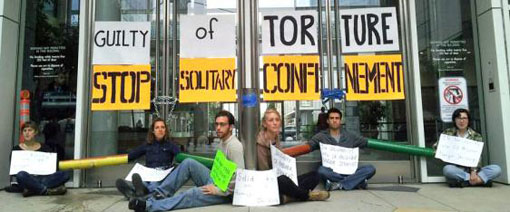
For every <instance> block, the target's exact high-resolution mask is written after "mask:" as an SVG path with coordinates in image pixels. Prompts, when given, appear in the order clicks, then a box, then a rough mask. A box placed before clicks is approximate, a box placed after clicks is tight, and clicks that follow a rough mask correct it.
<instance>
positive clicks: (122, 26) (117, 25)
mask: <svg viewBox="0 0 510 212" xmlns="http://www.w3.org/2000/svg"><path fill="white" fill-rule="evenodd" d="M150 29H151V23H150V22H109V21H97V22H95V29H94V37H93V41H92V42H93V44H94V48H93V57H92V63H93V64H104V65H111V64H149V63H150V48H151V43H150V41H151V32H150Z"/></svg>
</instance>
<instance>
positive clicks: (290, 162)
mask: <svg viewBox="0 0 510 212" xmlns="http://www.w3.org/2000/svg"><path fill="white" fill-rule="evenodd" d="M271 160H272V163H273V170H274V171H275V172H276V177H279V176H280V175H285V176H287V177H289V178H290V179H291V180H292V181H293V182H294V183H295V184H296V185H298V180H297V168H296V158H293V157H291V156H289V155H286V154H285V153H283V152H282V151H280V150H279V149H278V148H276V147H274V146H273V145H271Z"/></svg>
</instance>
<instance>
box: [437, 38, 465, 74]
mask: <svg viewBox="0 0 510 212" xmlns="http://www.w3.org/2000/svg"><path fill="white" fill-rule="evenodd" d="M430 53H431V55H432V64H433V65H434V68H435V70H437V71H464V68H465V67H464V65H465V64H466V60H467V59H468V57H469V56H470V55H471V51H469V50H468V49H467V47H466V40H445V41H431V42H430Z"/></svg>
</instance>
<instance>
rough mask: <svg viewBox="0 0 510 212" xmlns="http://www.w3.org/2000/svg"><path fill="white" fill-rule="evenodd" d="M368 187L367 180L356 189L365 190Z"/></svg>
mask: <svg viewBox="0 0 510 212" xmlns="http://www.w3.org/2000/svg"><path fill="white" fill-rule="evenodd" d="M367 187H368V180H367V179H365V180H364V181H363V182H361V183H360V184H358V189H362V190H367Z"/></svg>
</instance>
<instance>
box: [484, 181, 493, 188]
mask: <svg viewBox="0 0 510 212" xmlns="http://www.w3.org/2000/svg"><path fill="white" fill-rule="evenodd" d="M483 187H492V181H490V180H489V181H487V183H485V184H483Z"/></svg>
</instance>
